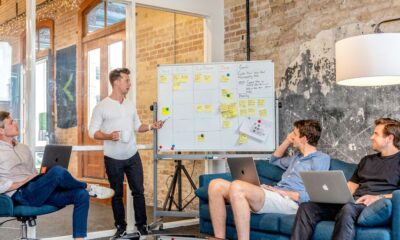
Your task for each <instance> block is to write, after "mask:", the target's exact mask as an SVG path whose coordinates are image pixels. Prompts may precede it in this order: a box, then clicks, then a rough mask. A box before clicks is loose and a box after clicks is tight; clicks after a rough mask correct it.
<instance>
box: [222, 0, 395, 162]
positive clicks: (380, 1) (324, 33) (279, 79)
mask: <svg viewBox="0 0 400 240" xmlns="http://www.w3.org/2000/svg"><path fill="white" fill-rule="evenodd" d="M224 4H225V60H226V61H232V60H234V61H242V60H246V54H245V46H246V36H245V34H246V32H245V30H246V21H245V1H239V0H226V1H225V2H224ZM399 10H400V1H386V0H377V1H373V0H355V1H330V0H322V1H319V0H318V1H317V0H312V1H309V0H297V1H294V0H280V1H272V0H271V1H265V0H251V1H250V12H251V14H250V15H251V20H250V24H251V49H252V52H251V59H252V60H264V59H270V60H272V61H273V62H274V64H275V85H276V90H277V91H276V93H277V96H278V98H279V100H280V101H281V102H282V103H283V105H282V106H283V108H282V109H280V116H279V117H280V124H279V126H280V130H279V133H280V139H281V140H282V139H283V138H284V137H285V136H286V134H287V133H288V131H289V130H290V129H291V127H292V122H293V121H295V120H298V119H300V118H316V119H320V120H321V121H322V122H323V127H324V131H323V134H322V136H321V141H320V145H319V147H320V148H321V149H323V151H325V152H327V153H329V154H330V155H331V156H332V157H335V158H339V159H341V160H344V161H348V162H358V161H359V160H360V159H361V157H362V156H364V155H365V154H367V153H371V150H370V149H369V148H368V147H366V146H369V145H370V142H369V134H370V133H371V129H370V128H371V127H372V128H373V120H374V119H375V118H377V117H379V116H392V117H395V118H396V117H397V118H399V117H400V115H399V114H398V111H397V110H396V106H398V103H399V102H398V98H393V99H392V98H391V96H393V95H394V94H396V93H395V90H396V89H397V88H396V86H394V87H392V88H387V89H385V88H377V89H372V88H362V89H359V88H351V87H347V88H345V87H341V86H339V85H337V84H336V83H335V79H336V77H335V42H336V41H338V40H341V39H344V38H347V37H351V36H356V35H361V34H369V33H373V29H374V26H375V24H377V23H378V22H380V21H382V20H386V19H393V18H397V17H398V13H399ZM399 29H400V22H393V23H389V24H384V25H382V30H383V31H384V32H398V31H399ZM391 89H392V90H393V92H391ZM396 91H398V90H396ZM366 92H368V93H367V95H368V96H370V97H368V98H367V96H365V93H366ZM377 93H379V94H380V97H379V98H376V97H375V98H374V95H376V94H377ZM363 94H364V95H363ZM348 96H349V97H348ZM347 97H348V98H349V99H347ZM343 99H346V100H343ZM391 99H392V100H391ZM365 102H368V106H365ZM393 102H394V104H393ZM357 114H358V115H357Z"/></svg>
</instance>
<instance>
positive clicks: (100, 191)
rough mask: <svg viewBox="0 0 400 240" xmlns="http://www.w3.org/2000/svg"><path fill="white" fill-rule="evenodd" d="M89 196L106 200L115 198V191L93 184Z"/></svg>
mask: <svg viewBox="0 0 400 240" xmlns="http://www.w3.org/2000/svg"><path fill="white" fill-rule="evenodd" d="M89 189H90V190H89V195H90V196H91V197H95V198H98V199H106V198H111V197H112V196H114V190H112V189H111V188H108V187H103V186H100V185H97V184H91V185H90V187H89Z"/></svg>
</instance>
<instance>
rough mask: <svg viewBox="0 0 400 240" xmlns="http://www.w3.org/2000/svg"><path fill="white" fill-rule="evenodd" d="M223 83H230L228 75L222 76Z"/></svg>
mask: <svg viewBox="0 0 400 240" xmlns="http://www.w3.org/2000/svg"><path fill="white" fill-rule="evenodd" d="M220 80H221V82H228V81H229V77H228V76H227V75H225V74H224V75H221V77H220Z"/></svg>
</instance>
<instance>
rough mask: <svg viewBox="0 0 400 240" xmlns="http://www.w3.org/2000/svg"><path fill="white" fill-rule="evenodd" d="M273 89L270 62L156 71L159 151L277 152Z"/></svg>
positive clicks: (171, 67)
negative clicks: (159, 123) (162, 123)
mask: <svg viewBox="0 0 400 240" xmlns="http://www.w3.org/2000/svg"><path fill="white" fill-rule="evenodd" d="M274 89H275V88H274V64H273V63H272V62H271V61H250V62H226V63H211V64H182V65H160V66H158V100H157V106H158V109H157V111H158V112H157V119H158V120H164V121H165V123H164V127H163V128H162V129H160V130H158V134H157V145H158V146H157V148H158V151H159V152H171V151H263V152H267V151H274V150H275V144H276V143H275V134H276V128H275V126H276V116H275V114H276V111H275V107H276V106H275V90H274Z"/></svg>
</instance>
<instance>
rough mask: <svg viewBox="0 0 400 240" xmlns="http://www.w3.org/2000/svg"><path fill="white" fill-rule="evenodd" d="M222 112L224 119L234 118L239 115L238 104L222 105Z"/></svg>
mask: <svg viewBox="0 0 400 240" xmlns="http://www.w3.org/2000/svg"><path fill="white" fill-rule="evenodd" d="M220 112H221V115H222V117H224V118H234V117H236V116H237V114H238V110H237V104H236V103H230V104H221V105H220Z"/></svg>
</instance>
